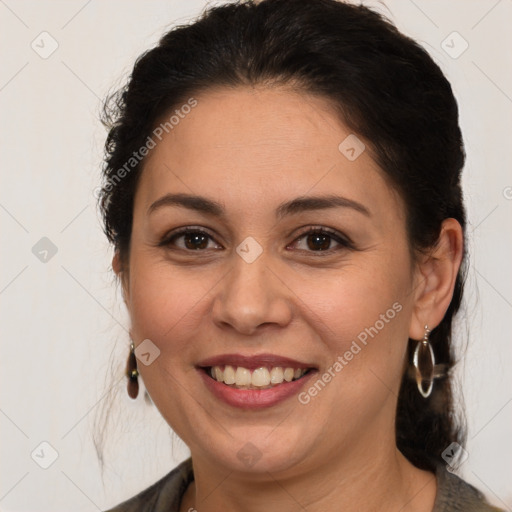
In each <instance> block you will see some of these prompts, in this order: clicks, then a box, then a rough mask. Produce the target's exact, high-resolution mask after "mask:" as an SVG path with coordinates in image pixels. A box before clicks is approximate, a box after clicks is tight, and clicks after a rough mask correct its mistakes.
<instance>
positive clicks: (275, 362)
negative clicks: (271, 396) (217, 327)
mask: <svg viewBox="0 0 512 512" xmlns="http://www.w3.org/2000/svg"><path fill="white" fill-rule="evenodd" d="M222 365H230V366H241V367H243V368H247V369H248V370H254V369H256V368H260V367H262V366H270V367H277V366H281V367H283V368H316V367H315V366H314V365H312V364H310V363H304V362H302V361H297V360H296V359H291V358H289V357H282V356H278V355H275V354H258V355H254V356H244V355H242V354H220V355H218V356H213V357H209V358H207V359H204V360H202V361H201V362H200V363H198V365H197V366H200V367H203V368H204V367H210V366H222Z"/></svg>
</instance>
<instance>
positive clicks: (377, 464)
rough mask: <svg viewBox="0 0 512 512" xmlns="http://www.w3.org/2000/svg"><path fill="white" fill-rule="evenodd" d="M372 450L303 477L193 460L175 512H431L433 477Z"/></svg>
mask: <svg viewBox="0 0 512 512" xmlns="http://www.w3.org/2000/svg"><path fill="white" fill-rule="evenodd" d="M374 448H375V451H373V450H372V449H369V447H368V446H366V447H365V448H364V449H363V450H353V452H354V451H355V453H352V454H351V456H350V457H345V456H343V457H340V456H337V457H335V456H333V457H331V458H330V459H328V460H325V459H324V462H323V463H322V464H321V465H317V466H316V467H312V468H311V469H310V470H309V471H307V472H302V473H293V474H288V475H285V474H281V473H274V474H272V473H270V472H265V473H263V474H259V475H258V476H257V477H256V478H255V477H254V475H252V476H251V475H249V476H248V475H247V474H244V475H239V474H236V473H233V472H232V471H229V470H227V469H226V468H221V467H218V466H215V465H214V464H211V463H210V462H209V461H208V460H207V459H203V458H201V457H199V458H198V457H196V456H194V455H193V456H192V460H193V464H194V477H195V480H194V482H193V483H192V484H191V485H190V486H189V488H188V489H187V492H186V493H185V496H184V497H183V500H182V504H181V508H180V512H184V511H189V510H190V509H196V510H198V511H200V512H218V511H219V510H224V511H226V512H231V511H233V512H234V511H239V510H244V511H247V512H256V511H258V512H261V511H262V510H279V511H280V512H292V511H294V512H295V511H296V510H298V509H301V508H303V509H307V510H308V511H309V512H320V511H322V512H330V511H333V512H334V511H338V510H340V509H341V510H344V512H356V511H357V512H360V511H361V510H364V511H365V512H370V511H379V512H386V511H396V510H400V511H401V512H429V511H431V510H432V507H433V504H434V499H435V494H436V479H435V475H434V474H432V473H430V472H427V471H422V470H420V469H418V468H416V467H415V466H413V465H412V464H411V463H410V462H409V461H408V460H407V459H405V457H404V456H403V455H402V454H401V453H400V452H399V451H398V450H397V449H396V447H395V446H394V445H392V447H391V449H390V450H388V451H384V450H383V449H382V445H380V446H379V447H377V446H375V447H374Z"/></svg>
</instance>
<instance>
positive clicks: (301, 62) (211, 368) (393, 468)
mask: <svg viewBox="0 0 512 512" xmlns="http://www.w3.org/2000/svg"><path fill="white" fill-rule="evenodd" d="M114 99H115V101H114V110H113V111H110V112H109V111H108V110H107V114H108V115H107V123H108V124H109V126H110V132H109V136H108V140H107V143H106V150H107V157H106V165H105V169H104V179H105V180H104V186H103V191H102V197H101V206H102V211H103V215H104V221H105V231H106V234H107V236H108V238H109V240H110V241H111V242H112V243H113V244H114V247H115V256H114V260H113V268H114V271H115V272H116V274H117V275H118V277H119V279H120V281H121V284H122V288H123V294H124V300H125V302H126V305H127V308H128V311H129V314H130V318H131V330H130V335H131V339H132V345H131V349H130V354H129V357H128V366H127V376H128V392H129V394H130V396H132V397H136V396H137V393H138V379H139V378H142V379H143V381H144V385H145V388H146V389H147V391H148V393H149V395H150V396H151V399H152V401H153V402H154V404H155V405H156V407H157V408H158V410H159V411H160V413H161V414H162V416H163V417H164V418H165V420H166V421H167V423H168V424H169V425H170V426H171V427H172V429H173V430H174V431H175V432H176V433H177V434H178V435H179V436H180V437H181V438H182V439H183V440H184V441H185V443H186V444H187V446H188V447H189V448H190V452H191V458H190V459H188V460H187V461H185V462H184V463H182V464H180V465H179V466H178V467H177V468H176V469H175V470H173V471H171V472H170V473H169V474H168V475H167V476H165V477H164V478H163V479H162V480H160V481H159V482H157V483H156V484H154V485H153V486H151V487H150V488H148V489H147V490H145V491H143V492H142V493H140V494H139V495H137V496H136V497H134V498H132V499H130V500H128V501H127V502H125V503H123V504H121V505H119V506H118V507H116V508H114V509H112V511H116V512H120V511H150V510H151V511H164V510H165V511H170V510H176V511H180V512H183V511H192V510H198V511H200V512H209V511H217V512H218V511H219V510H246V511H253V510H254V511H260V510H279V511H288V510H290V511H291V510H308V511H319V510H322V511H331V510H332V511H334V510H345V511H361V510H363V511H366V510H368V511H369V510H380V511H388V510H390V511H391V510H392V511H398V510H401V511H435V512H439V511H448V510H472V511H473V510H474V511H487V510H496V509H494V508H492V507H491V506H490V505H489V504H488V503H486V502H485V500H484V498H483V496H482V495H481V494H480V493H479V492H478V491H477V490H476V489H475V488H473V487H472V486H470V485H469V484H467V483H465V482H464V481H462V480H461V479H460V478H458V477H457V476H455V475H453V474H452V473H451V472H449V471H448V470H447V467H446V466H447V464H448V465H449V466H448V467H449V468H452V467H454V465H455V463H454V462H453V461H452V459H454V458H455V457H456V456H457V454H458V453H460V451H461V450H460V445H462V444H463V442H464V433H463V430H462V428H461V426H460V425H459V424H458V422H457V420H456V417H457V412H458V411H457V408H456V406H455V404H454V403H453V398H452V387H451V378H450V370H451V368H452V366H453V362H454V360H453V355H452V348H451V337H452V320H453V318H454V315H455V314H456V312H457V310H458V308H459V305H460V302H461V298H462V290H463V280H464V231H465V211H464V205H463V201H462V193H461V186H460V174H461V170H462V167H463V163H464V150H463V144H462V137H461V133H460V129H459V126H458V110H457V104H456V101H455V99H454V97H453V94H452V90H451V87H450V85H449V83H448V82H447V80H446V78H445V77H444V76H443V74H442V72H441V71H440V69H439V68H438V66H437V65H436V64H435V63H434V62H433V61H432V59H431V58H430V57H429V56H428V54H427V53H426V52H425V51H424V50H423V49H421V47H419V45H417V44H416V43H414V42H413V41H411V40H410V39H408V38H407V37H405V36H403V35H402V34H400V33H399V32H398V31H397V30H396V29H395V28H394V27H393V26H392V25H391V24H390V23H389V22H387V21H385V20H384V19H383V18H381V17H380V16H379V15H378V14H376V13H374V12H372V11H371V10H369V9H367V8H365V7H362V6H354V5H349V4H345V3H341V2H338V1H335V0H314V1H311V0H265V1H262V2H258V3H255V2H244V3H237V4H230V5H226V6H222V7H217V8H212V9H210V10H209V11H208V12H206V13H205V14H204V15H203V16H202V18H201V19H200V20H198V21H196V22H195V23H193V24H192V25H190V26H182V27H178V28H176V29H174V30H171V31H170V32H169V33H168V34H166V35H165V36H164V37H163V38H162V39H161V41H160V44H159V45H158V46H157V47H156V48H154V49H152V50H151V51H149V52H147V53H146V54H144V55H143V56H142V57H141V58H140V59H139V60H138V61H137V63H136V64H135V67H134V70H133V74H132V76H131V78H130V82H129V83H128V85H127V86H126V88H125V89H124V90H122V91H121V92H120V94H119V95H118V96H117V97H115V98H114Z"/></svg>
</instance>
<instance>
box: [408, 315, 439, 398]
mask: <svg viewBox="0 0 512 512" xmlns="http://www.w3.org/2000/svg"><path fill="white" fill-rule="evenodd" d="M429 336H430V329H429V328H428V325H425V334H424V335H423V339H422V340H420V341H418V344H417V345H416V348H415V349H414V355H413V357H412V364H413V366H414V374H415V375H414V376H415V378H416V385H417V386H418V391H419V392H420V394H421V396H422V397H423V398H428V397H429V396H430V393H432V388H433V386H434V378H435V376H436V375H435V373H436V360H435V358H434V351H433V350H432V345H431V344H430V341H429V339H428V338H429Z"/></svg>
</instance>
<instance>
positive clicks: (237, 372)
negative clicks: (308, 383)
mask: <svg viewBox="0 0 512 512" xmlns="http://www.w3.org/2000/svg"><path fill="white" fill-rule="evenodd" d="M306 372H307V369H304V368H282V367H280V366H276V367H272V368H270V370H269V369H268V368H267V367H265V366H262V367H260V368H256V369H255V370H252V371H251V370H248V369H247V368H244V367H243V366H237V367H234V366H230V365H226V366H224V367H223V366H212V367H211V369H210V375H211V376H212V377H213V378H214V379H215V380H216V381H217V382H223V383H224V384H228V385H232V386H237V387H241V388H251V387H257V388H263V387H272V386H273V385H276V384H281V383H282V382H283V381H286V382H291V381H292V380H296V379H299V378H300V377H302V376H303V375H304V374H305V373H306Z"/></svg>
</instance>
